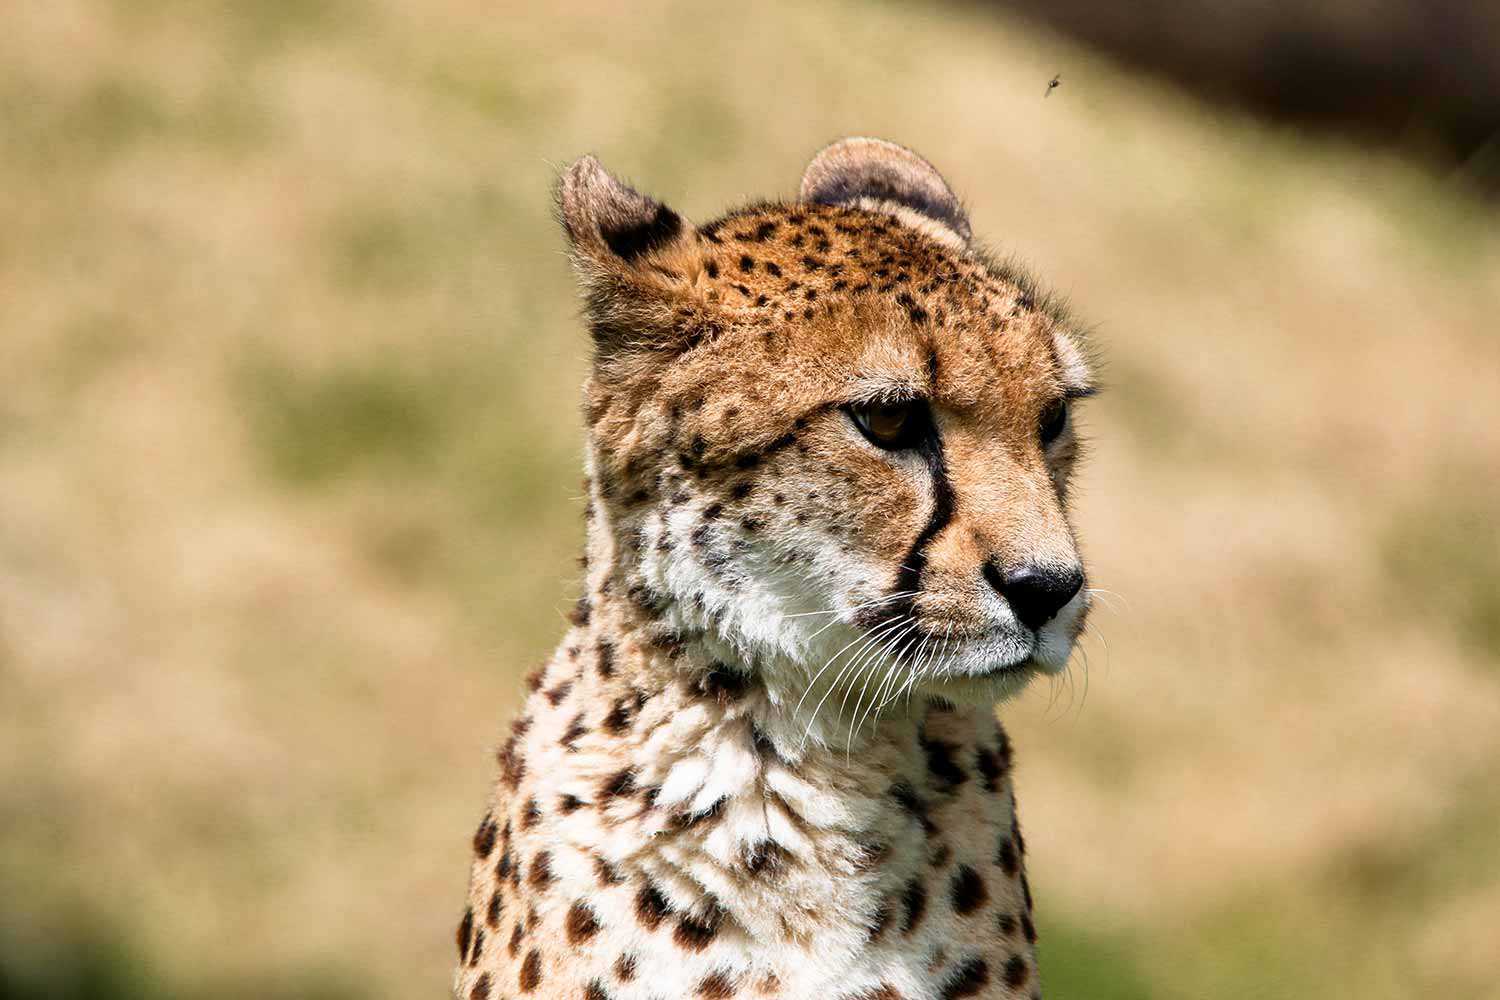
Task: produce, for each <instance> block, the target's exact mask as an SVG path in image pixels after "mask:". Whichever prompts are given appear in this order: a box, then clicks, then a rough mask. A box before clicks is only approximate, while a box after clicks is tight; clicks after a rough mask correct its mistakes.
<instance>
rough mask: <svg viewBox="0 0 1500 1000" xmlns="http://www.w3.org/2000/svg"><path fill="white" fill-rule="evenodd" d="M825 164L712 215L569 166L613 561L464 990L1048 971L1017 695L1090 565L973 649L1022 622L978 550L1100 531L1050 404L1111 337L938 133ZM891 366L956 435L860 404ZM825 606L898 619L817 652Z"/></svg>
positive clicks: (460, 982)
mask: <svg viewBox="0 0 1500 1000" xmlns="http://www.w3.org/2000/svg"><path fill="white" fill-rule="evenodd" d="M802 191H803V197H804V199H805V200H804V201H801V202H797V203H792V204H767V205H760V206H756V207H753V208H750V209H746V210H743V211H740V212H736V213H732V214H731V215H729V216H726V217H724V218H723V219H720V220H718V221H717V222H714V223H711V224H709V225H707V226H704V227H701V228H694V227H693V226H691V225H689V224H687V223H685V222H683V221H681V220H680V219H678V218H677V217H676V216H675V214H674V213H671V212H670V210H669V209H666V208H664V207H663V206H661V205H659V204H657V203H656V202H654V201H652V200H651V199H649V198H646V197H644V196H642V195H640V194H638V193H636V192H635V191H633V190H631V189H629V188H627V187H625V186H624V185H623V184H621V183H620V182H618V181H616V180H615V179H614V178H612V177H610V176H609V175H608V174H607V173H605V172H604V171H603V169H602V168H601V167H599V165H598V164H597V162H595V161H593V160H592V159H591V158H585V159H584V160H581V161H579V163H577V164H575V165H574V166H573V167H572V168H571V169H570V170H569V171H568V172H567V174H566V175H565V177H564V179H563V182H562V185H561V190H560V213H561V216H562V219H563V223H564V226H565V228H566V230H567V232H568V235H569V238H570V241H571V243H572V246H573V252H574V259H575V265H576V268H577V270H578V273H579V276H580V280H581V282H582V285H583V288H584V293H585V296H586V299H587V302H588V314H589V320H590V324H591V329H592V333H593V336H594V340H595V350H596V362H595V368H594V372H593V374H592V375H591V377H590V378H589V380H588V383H587V384H586V386H585V390H584V396H585V411H586V417H587V420H588V423H589V466H590V473H591V475H590V495H591V504H590V528H589V543H588V565H589V576H588V591H587V593H586V595H585V597H584V598H582V599H581V600H580V604H579V612H578V615H577V624H576V625H575V627H574V628H573V629H572V630H571V631H570V632H569V633H568V635H567V636H566V637H565V639H564V641H563V644H562V646H561V647H560V648H559V650H558V652H557V654H556V655H555V656H554V657H553V659H552V660H551V661H550V662H549V663H548V664H547V665H546V666H544V667H543V668H541V669H540V670H539V671H538V672H537V673H536V675H535V676H534V678H533V681H532V689H533V691H532V694H531V696H530V697H529V699H528V701H527V704H526V707H525V709H524V710H523V714H522V716H521V718H520V719H519V720H518V722H517V724H516V726H515V728H514V731H513V735H512V736H511V737H510V739H509V740H508V741H507V743H506V744H505V746H504V747H503V748H502V750H501V753H500V769H501V774H500V778H499V781H498V782H497V785H496V789H495V797H494V801H493V803H492V804H491V808H490V811H489V813H488V815H487V816H486V818H485V821H484V823H483V824H482V825H481V827H480V830H479V833H478V834H477V835H476V837H475V852H476V859H475V862H474V869H473V876H472V883H471V891H470V901H469V908H468V910H467V911H466V915H465V919H464V925H463V927H462V928H461V929H460V935H459V950H460V957H461V966H460V969H459V973H458V977H457V980H456V989H457V995H459V996H461V997H464V998H470V1000H492V998H499V997H513V996H525V995H533V996H548V997H581V998H588V1000H604V998H614V1000H632V998H639V1000H646V998H651V997H662V998H665V997H678V996H702V997H729V996H780V997H786V998H800V997H818V998H819V1000H822V998H824V997H830V998H832V997H837V998H839V1000H928V998H932V1000H937V998H949V997H961V996H987V997H988V996H993V997H1001V996H1004V997H1012V996H1035V995H1038V976H1037V974H1036V966H1035V955H1034V951H1033V947H1032V943H1033V941H1034V938H1035V935H1034V929H1033V925H1032V922H1031V916H1030V909H1031V901H1030V893H1029V889H1028V887H1027V886H1026V884H1025V875H1024V872H1023V870H1022V867H1021V855H1022V851H1023V846H1022V843H1021V841H1020V836H1019V829H1018V827H1017V826H1016V823H1015V812H1014V800H1013V797H1012V793H1011V787H1010V749H1009V745H1008V743H1007V741H1006V738H1005V735H1004V733H1003V731H1001V730H999V729H998V727H997V725H996V724H995V722H994V719H993V716H992V715H991V713H990V710H989V708H988V706H989V705H990V704H992V703H993V701H995V700H997V699H998V698H999V697H1001V696H1003V695H1005V694H1007V693H1009V692H1012V691H1014V690H1016V689H1017V688H1018V687H1019V686H1020V685H1021V684H1023V683H1024V680H1025V676H1026V675H1027V673H1028V672H1029V671H1030V670H1031V669H1034V668H1047V669H1052V668H1053V666H1052V665H1050V661H1047V657H1052V658H1053V659H1056V657H1057V656H1059V655H1060V656H1061V657H1062V658H1063V659H1065V658H1066V647H1067V645H1068V644H1070V643H1071V640H1072V637H1073V635H1075V634H1076V632H1077V630H1078V629H1080V628H1081V627H1082V620H1083V614H1084V613H1085V612H1086V607H1087V601H1086V593H1080V594H1079V596H1078V599H1077V601H1076V602H1073V604H1070V607H1071V608H1072V611H1070V615H1071V617H1070V618H1069V619H1068V622H1069V624H1068V625H1067V627H1066V629H1064V632H1065V633H1066V634H1062V635H1060V636H1059V635H1050V638H1049V637H1044V636H1043V634H1042V632H1041V631H1037V633H1036V638H1035V640H1034V642H1033V647H1032V648H1033V649H1034V653H1033V657H1034V660H1028V661H1026V663H1023V664H1019V665H1017V666H1015V667H1014V668H1006V669H999V670H996V671H989V670H988V669H978V668H975V667H974V666H973V665H972V662H971V661H972V660H973V657H972V656H971V657H970V660H964V659H962V657H960V656H959V653H958V651H961V650H970V648H971V646H972V647H973V648H974V649H979V648H981V646H979V645H975V644H982V643H983V642H985V641H991V642H998V641H999V640H998V639H995V638H994V637H995V635H996V634H997V633H996V629H997V628H999V627H1000V626H999V625H997V624H996V622H997V619H996V615H997V613H1003V608H1004V606H1005V605H1004V602H1003V601H1001V599H1000V598H997V596H996V595H995V592H994V590H993V589H992V588H991V586H990V584H988V583H986V582H985V578H984V577H985V573H984V571H985V567H986V566H990V567H991V568H992V569H993V567H995V566H1003V567H1010V566H1015V565H1020V564H1023V563H1024V564H1033V563H1035V564H1045V565H1061V564H1064V563H1066V564H1069V565H1072V564H1073V563H1076V558H1077V556H1076V551H1075V547H1074V543H1073V538H1072V531H1071V528H1070V527H1069V524H1068V520H1067V514H1066V481H1067V475H1068V471H1069V469H1070V467H1071V464H1072V461H1073V459H1074V456H1075V452H1076V449H1077V444H1076V441H1075V440H1074V439H1073V437H1072V432H1071V430H1068V431H1067V432H1066V433H1065V434H1064V436H1063V437H1061V438H1060V439H1058V440H1057V441H1055V442H1053V443H1051V444H1050V445H1047V446H1045V447H1044V446H1043V444H1042V443H1041V442H1040V441H1039V439H1038V430H1037V428H1038V423H1039V421H1040V420H1042V418H1043V413H1044V411H1046V410H1047V408H1048V407H1049V405H1052V404H1055V403H1056V402H1057V401H1058V400H1061V399H1063V398H1065V397H1070V396H1077V395H1080V394H1083V393H1086V392H1087V391H1088V390H1089V385H1088V383H1087V378H1088V375H1087V368H1086V364H1085V362H1084V361H1083V354H1082V351H1081V349H1080V348H1079V346H1078V344H1077V341H1076V339H1075V338H1074V335H1073V332H1072V331H1071V330H1070V329H1069V327H1068V324H1067V321H1066V318H1065V317H1064V316H1063V315H1062V314H1061V313H1059V312H1057V311H1056V310H1055V309H1052V308H1050V307H1049V306H1048V305H1047V303H1046V302H1045V301H1043V300H1039V299H1038V297H1037V296H1036V294H1035V293H1034V292H1033V291H1031V286H1030V285H1029V283H1028V282H1026V281H1025V280H1024V279H1022V278H1021V277H1020V276H1018V275H1017V274H1016V273H1015V272H1013V271H1011V270H1008V269H1005V268H1000V267H996V266H995V265H994V264H992V263H991V262H990V261H988V260H987V259H986V258H985V257H984V256H983V255H981V254H980V253H978V252H977V251H975V250H973V249H972V248H971V247H970V246H969V245H968V239H969V230H968V220H967V218H966V217H965V216H964V215H963V213H962V210H961V208H960V207H959V205H958V202H957V199H956V198H955V197H954V196H953V195H952V192H951V190H949V188H948V186H947V184H946V183H945V182H943V181H942V179H941V178H940V177H939V176H938V175H937V173H936V171H934V170H932V168H931V166H930V165H929V164H927V163H926V161H925V160H922V159H921V158H920V157H917V156H916V155H915V154H913V153H910V152H909V151H907V150H903V149H901V147H896V146H893V145H891V144H889V143H881V142H879V141H877V140H851V141H847V142H846V143H843V144H836V145H835V146H833V147H830V149H829V150H825V151H824V152H823V153H822V154H820V155H819V156H818V157H817V158H816V159H815V160H814V162H813V164H812V166H811V167H810V168H809V171H808V175H807V177H806V178H805V179H804V183H803V187H802ZM826 200H836V201H837V202H838V203H836V204H824V203H821V202H822V201H826ZM881 399H920V400H926V401H927V405H928V406H929V407H930V409H931V412H932V414H933V420H934V421H935V425H934V426H935V433H938V434H940V439H941V448H940V464H941V470H938V469H937V467H936V466H933V465H932V463H933V462H934V461H939V459H935V458H932V457H931V456H929V459H928V460H927V464H926V465H924V464H923V460H922V459H921V458H920V457H918V456H915V455H912V454H901V453H895V452H888V451H882V450H880V449H878V448H876V447H873V446H872V445H871V444H869V443H867V442H865V441H864V440H862V439H861V438H860V435H859V433H858V432H857V430H855V429H854V428H853V424H852V421H851V418H850V417H849V415H848V414H847V412H846V410H845V407H846V406H847V405H849V404H858V403H861V402H864V401H870V400H881ZM940 473H941V475H940ZM935 477H939V478H942V479H943V482H941V483H940V482H939V478H935ZM944 490H946V491H947V492H948V493H949V494H951V503H949V504H948V507H949V510H948V512H947V514H946V516H942V512H941V511H940V508H941V507H942V506H943V501H941V500H940V498H939V493H940V492H942V491H944ZM924 526H926V528H925V529H924ZM924 530H925V531H926V532H927V534H928V535H930V537H926V536H924ZM918 550H919V551H920V554H921V558H922V560H923V562H922V565H921V567H920V574H919V575H918V577H917V579H918V580H919V581H920V587H919V591H918V592H917V593H915V594H913V595H912V596H911V597H910V598H909V599H903V600H904V601H905V603H901V604H900V605H899V606H900V607H902V608H903V609H904V611H903V614H904V615H905V617H904V618H901V619H900V620H897V619H895V618H894V617H893V615H891V614H886V613H885V612H883V611H882V609H883V608H888V607H893V606H896V605H895V604H893V603H892V602H893V601H894V600H895V598H893V597H892V596H890V595H891V592H892V587H893V582H894V581H896V580H898V579H901V578H902V573H903V561H908V562H909V561H911V559H912V554H913V553H914V552H916V551H918ZM907 570H908V571H909V570H910V567H907ZM883 595H884V596H883ZM997 601H998V602H1000V603H998V604H997ZM881 602H885V603H881ZM872 608H873V610H872ZM997 608H999V609H1001V611H997ZM883 614H884V615H885V617H882V615H883ZM818 615H827V616H828V617H826V618H821V619H820V618H817V616H818ZM908 620H909V621H910V624H906V622H907V621H908ZM809 622H827V627H826V628H823V627H817V628H815V627H813V626H812V625H810V624H805V623H809ZM1012 624H1013V623H1012ZM898 628H899V629H901V630H904V632H899V633H898V631H897V630H898ZM880 629H885V630H887V631H886V634H887V635H889V636H895V635H897V634H902V635H907V636H912V637H920V639H919V640H918V639H915V638H913V639H909V640H906V641H905V645H902V644H901V643H900V642H897V641H895V640H894V639H893V640H892V642H891V643H890V644H889V645H886V646H880V645H878V644H876V643H875V639H876V638H878V632H879V630H880ZM830 630H831V631H830ZM1012 631H1014V628H1013V627H1012ZM1056 631H1057V630H1056V629H1053V632H1056ZM846 636H847V637H848V638H849V642H848V644H847V645H845V644H844V642H843V640H844V638H845V637H846ZM831 637H837V638H836V639H832V638H831ZM830 641H836V642H838V643H839V644H840V645H845V648H846V649H848V648H850V647H851V646H854V644H855V643H863V645H862V646H859V647H857V648H859V649H861V650H865V649H869V650H872V651H873V652H870V653H865V654H862V655H863V656H864V659H863V661H858V660H853V659H851V660H850V661H848V662H847V663H846V668H845V675H847V676H844V677H843V679H842V680H838V679H834V678H831V677H825V676H823V674H822V673H821V672H820V671H819V670H818V668H819V667H820V666H826V665H825V664H822V663H820V662H814V661H815V660H821V659H827V657H825V656H822V654H821V653H819V655H818V656H817V657H814V655H813V654H814V652H816V651H823V650H826V649H827V647H826V646H824V645H820V643H824V644H826V643H828V642H830ZM1059 644H1060V645H1061V648H1062V652H1061V653H1058V651H1057V648H1058V647H1059ZM983 648H989V647H983ZM996 648H998V647H996ZM840 655H843V654H842V653H841V654H840ZM966 655H967V654H966ZM974 655H978V654H974ZM829 663H830V664H831V663H833V661H832V660H830V661H829ZM1027 664H1033V666H1028V665H1027ZM850 671H852V674H850ZM907 682H910V684H909V687H907V688H906V689H903V688H902V687H901V685H902V684H905V683H907ZM861 685H862V686H861ZM872 691H873V694H872ZM897 695H901V696H903V697H902V698H896V696H897ZM882 699H883V700H882ZM809 701H814V702H817V704H818V705H819V706H822V705H827V704H829V703H830V702H831V703H832V707H829V708H828V709H827V711H826V713H825V712H820V711H819V710H818V709H813V710H812V711H811V713H809V712H807V711H806V709H805V707H804V705H805V703H807V702H809ZM887 709H892V711H891V714H890V715H889V716H888V717H887V716H886V715H885V712H886V711H887ZM846 723H847V737H845V736H844V735H843V733H844V729H843V727H844V726H845V724H846Z"/></svg>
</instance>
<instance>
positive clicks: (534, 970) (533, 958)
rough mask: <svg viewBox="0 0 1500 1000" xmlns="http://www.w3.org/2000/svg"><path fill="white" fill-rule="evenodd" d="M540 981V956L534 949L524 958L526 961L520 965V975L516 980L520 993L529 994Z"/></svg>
mask: <svg viewBox="0 0 1500 1000" xmlns="http://www.w3.org/2000/svg"><path fill="white" fill-rule="evenodd" d="M541 981H542V956H541V953H540V952H538V951H537V950H536V949H535V948H533V949H531V952H530V953H529V954H528V955H527V956H526V961H524V962H522V963H521V975H520V978H519V979H517V980H516V984H517V985H518V986H520V988H521V992H522V993H530V992H531V991H532V990H534V989H536V988H537V985H538V984H539V983H541Z"/></svg>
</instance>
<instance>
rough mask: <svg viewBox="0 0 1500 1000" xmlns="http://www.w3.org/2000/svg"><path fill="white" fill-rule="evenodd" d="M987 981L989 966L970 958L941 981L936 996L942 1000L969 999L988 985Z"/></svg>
mask: <svg viewBox="0 0 1500 1000" xmlns="http://www.w3.org/2000/svg"><path fill="white" fill-rule="evenodd" d="M989 981H990V967H989V965H988V964H987V963H986V962H985V960H984V959H982V958H971V959H969V960H968V961H967V962H965V963H964V964H963V965H960V966H959V967H958V968H956V969H954V970H953V972H952V973H950V974H949V976H948V978H947V979H945V980H943V985H942V987H941V988H940V991H939V993H938V996H939V997H941V998H942V1000H958V998H959V997H971V996H974V995H975V994H976V993H978V992H979V991H980V990H982V989H984V988H985V987H986V986H987V985H989Z"/></svg>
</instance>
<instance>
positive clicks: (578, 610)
mask: <svg viewBox="0 0 1500 1000" xmlns="http://www.w3.org/2000/svg"><path fill="white" fill-rule="evenodd" d="M590 610H591V608H590V605H589V596H588V595H587V594H584V595H583V596H581V597H579V598H578V600H577V602H575V603H574V605H573V613H572V614H570V615H569V616H568V620H569V621H570V622H572V623H573V624H574V625H578V626H583V625H587V624H588V623H589V611H590Z"/></svg>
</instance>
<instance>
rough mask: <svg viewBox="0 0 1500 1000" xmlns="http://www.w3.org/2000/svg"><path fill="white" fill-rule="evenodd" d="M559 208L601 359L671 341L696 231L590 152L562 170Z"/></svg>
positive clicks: (688, 269)
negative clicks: (674, 310)
mask: <svg viewBox="0 0 1500 1000" xmlns="http://www.w3.org/2000/svg"><path fill="white" fill-rule="evenodd" d="M557 205H558V214H559V216H560V217H561V220H562V225H563V230H564V231H565V232H566V233H567V236H568V242H569V244H570V245H571V248H572V260H573V269H574V270H575V271H576V272H577V274H578V280H579V283H580V285H582V289H583V293H584V297H585V299H586V300H587V304H588V312H589V320H590V327H591V329H592V331H593V334H594V340H595V345H596V347H597V348H598V349H599V351H600V354H601V356H602V355H609V354H612V353H614V352H615V351H616V350H617V349H619V348H621V347H625V346H640V347H651V346H666V345H667V342H668V341H669V339H670V328H671V326H672V319H671V316H672V307H673V305H674V303H676V302H678V301H679V300H680V299H681V298H682V297H683V296H684V295H685V294H686V293H687V290H688V288H689V287H690V279H691V277H692V276H691V274H690V273H689V271H690V268H689V267H688V266H687V265H688V260H687V255H688V254H689V253H690V251H691V249H692V248H693V247H695V246H696V239H695V236H696V233H697V230H696V229H695V228H694V227H693V226H692V224H691V223H688V222H687V221H685V220H684V219H683V218H682V217H681V216H679V215H678V214H677V213H676V212H674V211H672V210H671V209H670V208H668V207H667V206H666V205H663V204H661V203H660V202H658V201H655V200H653V199H651V198H648V197H646V196H645V195H643V194H641V193H640V192H638V191H636V190H635V189H634V188H631V187H630V186H629V185H627V184H625V183H624V182H623V181H621V180H619V179H618V178H616V177H614V176H612V175H611V174H610V173H609V171H607V170H605V169H604V167H603V166H602V165H601V164H600V163H599V161H598V160H596V159H594V157H592V156H584V157H581V158H579V159H578V160H576V161H574V163H573V165H572V166H570V167H568V169H567V170H566V171H565V172H564V173H563V175H562V178H561V180H560V181H559V182H558V187H557Z"/></svg>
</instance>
